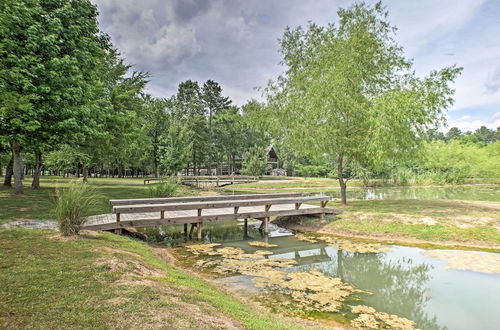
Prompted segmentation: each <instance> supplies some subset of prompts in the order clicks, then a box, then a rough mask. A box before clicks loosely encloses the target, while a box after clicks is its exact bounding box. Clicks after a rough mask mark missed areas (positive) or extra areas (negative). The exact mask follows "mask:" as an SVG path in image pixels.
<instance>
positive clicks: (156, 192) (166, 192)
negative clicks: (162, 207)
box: [149, 181, 179, 197]
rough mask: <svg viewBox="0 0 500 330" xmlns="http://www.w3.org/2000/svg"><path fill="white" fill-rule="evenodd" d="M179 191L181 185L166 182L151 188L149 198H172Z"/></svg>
mask: <svg viewBox="0 0 500 330" xmlns="http://www.w3.org/2000/svg"><path fill="white" fill-rule="evenodd" d="M177 189H179V185H178V184H177V183H175V182H172V181H164V182H161V183H158V184H154V185H151V186H150V187H149V197H172V196H174V195H175V193H176V192H177Z"/></svg>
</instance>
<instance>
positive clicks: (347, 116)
mask: <svg viewBox="0 0 500 330" xmlns="http://www.w3.org/2000/svg"><path fill="white" fill-rule="evenodd" d="M338 16H339V23H338V26H337V25H334V24H329V25H327V26H318V25H316V24H314V23H310V24H309V25H308V27H307V28H306V29H304V28H302V27H297V28H287V29H286V30H285V33H284V35H283V37H282V38H281V40H280V53H281V55H282V64H283V66H284V67H285V71H284V73H283V74H282V75H281V76H279V77H278V78H277V79H275V80H274V81H272V82H271V83H270V84H269V85H268V87H267V88H266V90H265V95H266V96H267V101H268V106H267V107H265V108H264V113H263V116H264V117H265V118H266V120H267V121H268V123H269V126H268V127H269V128H270V129H273V130H274V136H275V137H276V138H278V139H281V140H282V141H284V143H285V144H288V145H293V146H294V148H296V150H297V151H299V152H300V153H302V154H304V155H309V156H313V157H314V156H316V157H317V156H319V155H323V154H327V155H331V156H334V159H335V162H336V164H337V176H338V180H339V184H340V187H341V196H342V203H343V204H345V203H346V180H345V174H344V169H345V166H346V164H349V165H350V166H351V167H352V168H354V167H355V166H357V167H372V168H377V167H380V166H382V165H383V164H385V163H386V162H387V161H388V160H390V159H395V158H399V159H401V158H404V157H406V156H408V155H409V154H411V153H412V151H414V150H415V149H416V147H417V146H418V143H419V141H421V140H422V139H423V137H425V136H426V133H427V131H428V130H429V129H432V128H435V127H436V126H437V125H439V124H440V123H442V122H443V121H444V111H445V110H446V108H447V107H449V106H450V105H451V104H452V103H453V99H452V95H453V92H454V91H453V89H452V88H451V87H450V86H449V85H450V83H451V82H453V81H454V79H455V78H456V76H457V75H458V74H459V73H460V71H461V68H458V67H456V66H451V67H447V68H444V69H441V70H439V71H432V72H430V73H429V74H428V75H427V76H426V77H423V78H421V77H418V76H416V75H415V73H414V71H413V70H412V63H411V61H410V60H408V59H406V58H405V56H404V53H403V49H402V47H401V46H399V45H398V44H397V42H396V41H395V39H394V36H395V31H396V28H395V27H393V26H392V25H390V23H389V22H388V20H387V17H388V13H387V11H386V10H385V9H384V7H383V6H382V5H381V3H377V4H375V5H374V6H368V5H365V4H363V3H361V4H355V5H353V6H351V7H349V8H347V9H340V10H339V11H338Z"/></svg>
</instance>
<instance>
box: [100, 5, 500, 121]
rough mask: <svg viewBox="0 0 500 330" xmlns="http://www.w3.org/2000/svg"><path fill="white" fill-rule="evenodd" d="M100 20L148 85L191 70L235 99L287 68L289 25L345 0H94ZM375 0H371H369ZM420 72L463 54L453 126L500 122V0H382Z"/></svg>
mask: <svg viewBox="0 0 500 330" xmlns="http://www.w3.org/2000/svg"><path fill="white" fill-rule="evenodd" d="M92 1H93V2H94V3H95V4H96V5H97V6H98V8H99V12H100V18H99V21H100V25H101V29H102V30H103V31H105V32H106V33H108V34H109V35H110V36H111V38H112V40H113V43H114V44H115V46H116V47H118V49H119V50H120V51H121V53H122V54H123V56H124V57H125V58H126V60H127V61H128V63H130V64H133V65H135V67H136V69H138V70H142V71H148V72H150V73H151V74H152V79H151V83H150V84H149V92H150V93H152V94H154V95H156V96H160V97H168V96H170V95H172V94H174V93H175V91H176V87H177V85H178V84H179V83H180V82H181V81H183V80H186V79H192V80H197V81H199V82H200V83H203V82H204V81H206V80H207V79H213V80H215V81H217V82H219V83H220V84H221V85H222V87H223V89H224V93H225V94H226V95H227V96H229V97H230V98H231V99H232V100H233V101H234V103H235V104H237V105H241V104H244V103H245V102H246V101H247V100H248V99H250V98H257V99H259V96H260V94H259V92H257V91H256V90H255V87H258V86H264V85H265V84H266V82H267V81H268V80H269V79H271V78H274V77H276V76H277V75H278V74H279V73H280V72H281V70H282V68H281V67H280V66H279V60H280V58H279V54H278V52H277V49H278V43H277V39H278V38H280V37H281V35H282V34H283V30H284V28H285V27H286V26H291V27H295V26H298V25H305V24H307V22H308V21H313V22H316V23H318V24H322V25H323V24H326V23H328V22H335V21H336V11H337V9H338V8H339V7H346V6H349V5H350V4H352V2H353V1H346V0H342V1H339V0H252V1H249V0H241V1H237V0H141V1H137V0H92ZM367 2H368V3H373V2H374V1H367ZM384 4H385V6H386V7H387V9H388V10H389V14H390V15H389V20H390V21H391V22H392V23H393V24H394V25H396V26H397V27H398V32H397V40H398V41H399V43H400V44H401V45H402V46H403V47H404V49H405V51H406V54H407V56H408V57H409V58H412V59H413V60H414V64H415V69H416V72H417V74H419V75H425V74H426V73H428V72H429V71H430V70H432V69H439V68H442V67H444V66H447V65H452V64H458V65H459V66H462V67H463V68H464V71H463V74H462V76H461V77H460V78H459V79H458V80H457V82H456V84H455V89H456V97H455V99H456V102H455V105H454V106H453V107H452V108H451V109H450V112H449V113H448V115H449V120H448V122H449V127H452V126H456V127H459V128H460V129H462V130H474V129H476V128H478V127H479V126H481V125H486V126H488V127H491V128H496V127H497V126H500V37H499V36H500V18H499V17H500V1H498V0H485V1H482V0H460V1H457V0H419V1H413V0H406V1H405V0H391V1H387V0H386V1H384Z"/></svg>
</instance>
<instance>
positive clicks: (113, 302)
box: [105, 297, 130, 306]
mask: <svg viewBox="0 0 500 330" xmlns="http://www.w3.org/2000/svg"><path fill="white" fill-rule="evenodd" d="M128 301H130V299H129V298H126V297H116V298H111V299H108V300H106V301H105V303H107V304H109V305H111V306H117V305H122V304H124V303H127V302H128Z"/></svg>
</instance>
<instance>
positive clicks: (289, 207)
mask: <svg viewBox="0 0 500 330" xmlns="http://www.w3.org/2000/svg"><path fill="white" fill-rule="evenodd" d="M325 213H335V211H334V209H331V208H326V207H325V208H322V207H319V206H314V205H309V204H302V205H301V207H300V209H296V205H295V204H294V203H293V204H276V205H272V207H271V208H270V209H269V210H268V211H267V212H266V211H264V210H263V207H262V206H242V207H239V209H238V212H237V213H234V208H233V207H226V208H213V209H210V208H207V209H203V211H202V214H201V216H199V215H198V210H196V209H195V210H176V211H165V212H164V216H163V218H161V216H160V212H142V213H123V214H121V215H120V222H117V221H116V215H115V214H101V215H95V216H90V217H88V221H87V222H86V224H85V225H84V226H83V228H84V229H89V230H111V229H117V228H122V227H129V226H131V227H147V226H158V225H165V224H184V223H198V222H206V221H216V220H236V219H247V218H255V219H262V218H265V217H272V216H291V215H307V214H325Z"/></svg>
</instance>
